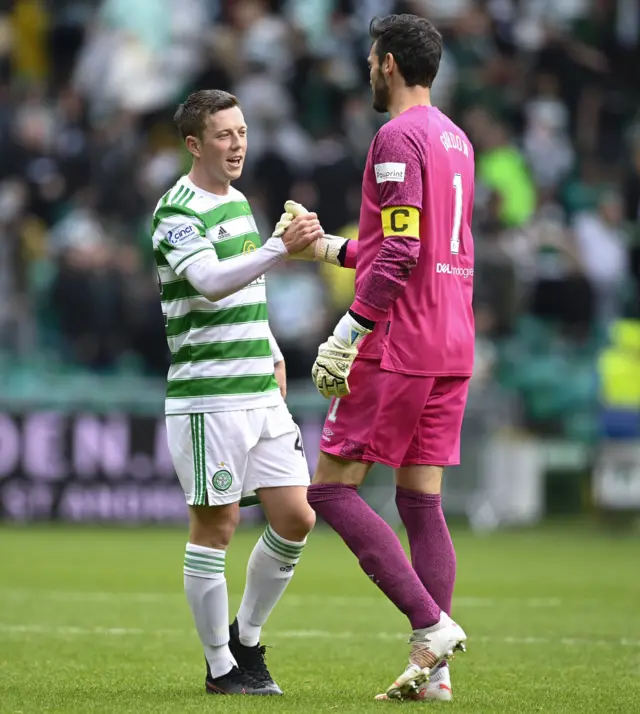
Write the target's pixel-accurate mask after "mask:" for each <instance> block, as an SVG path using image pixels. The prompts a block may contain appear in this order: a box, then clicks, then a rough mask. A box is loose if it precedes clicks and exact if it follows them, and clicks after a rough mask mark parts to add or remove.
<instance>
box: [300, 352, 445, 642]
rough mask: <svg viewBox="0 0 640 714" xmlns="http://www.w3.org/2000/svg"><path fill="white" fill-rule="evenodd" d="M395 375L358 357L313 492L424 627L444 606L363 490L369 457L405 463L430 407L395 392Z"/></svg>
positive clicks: (317, 504) (330, 421)
mask: <svg viewBox="0 0 640 714" xmlns="http://www.w3.org/2000/svg"><path fill="white" fill-rule="evenodd" d="M393 376H394V375H391V373H388V372H381V371H380V369H379V366H378V365H377V363H371V362H370V363H367V362H361V363H360V364H358V363H357V361H356V365H355V368H354V370H353V373H352V378H351V394H349V395H348V396H347V397H345V398H343V399H341V400H340V403H339V406H338V408H337V410H335V405H334V406H332V407H331V408H330V411H329V415H328V418H327V421H326V423H325V429H324V432H323V433H324V434H326V433H327V431H330V432H331V439H332V441H331V443H329V444H327V443H326V442H325V441H323V443H322V446H321V448H322V450H323V452H325V453H321V454H320V458H319V460H318V466H317V469H316V473H315V476H314V478H313V483H312V485H311V486H310V487H309V492H308V499H309V503H310V504H311V506H312V507H313V508H314V510H315V511H316V513H317V514H318V515H320V516H321V517H322V518H323V519H324V520H325V521H326V522H327V523H328V524H329V525H330V526H331V527H332V528H333V529H334V530H335V531H336V532H337V533H338V534H339V535H340V537H341V538H342V539H343V540H344V541H345V543H346V544H347V546H348V547H349V548H350V550H351V551H352V552H353V553H354V555H355V556H356V557H357V558H358V562H359V563H360V566H361V568H362V569H363V570H364V572H365V573H366V574H367V576H368V577H369V578H371V580H372V581H373V582H374V583H375V584H376V585H377V586H378V587H379V588H380V589H381V590H382V591H383V592H384V594H385V595H386V596H387V597H388V598H389V599H390V600H391V602H393V603H394V604H395V605H396V607H397V608H398V609H399V610H400V611H401V612H403V613H404V614H405V615H406V616H407V617H408V618H409V621H410V622H411V625H412V627H413V628H414V629H417V628H424V627H428V626H430V625H433V624H435V623H437V622H438V620H439V618H440V609H439V608H438V606H437V605H436V603H435V602H434V601H433V598H431V596H430V595H429V593H428V592H427V591H426V590H425V588H424V586H423V585H422V583H421V582H420V579H419V578H418V576H417V575H416V573H415V571H414V570H413V568H412V567H411V564H410V563H409V562H408V560H407V558H406V555H405V553H404V549H403V547H402V544H401V543H400V541H399V539H398V537H397V536H396V534H395V532H394V531H393V529H392V528H391V527H390V526H389V525H388V524H387V523H386V522H385V521H384V520H383V519H382V518H381V517H380V516H378V515H377V514H376V513H375V512H374V511H373V509H371V508H370V507H369V506H368V505H367V504H366V503H365V501H364V500H363V499H362V498H360V496H359V495H358V487H359V486H360V484H361V483H362V482H363V480H364V478H365V476H366V474H367V472H368V470H369V468H370V466H371V464H370V463H369V461H378V462H381V463H387V464H390V465H392V466H399V465H400V459H401V458H402V456H403V455H404V453H405V452H406V450H407V448H408V446H409V443H410V442H411V438H412V434H413V431H414V430H415V426H416V425H417V423H418V420H419V418H420V414H421V413H422V409H423V407H424V401H420V400H421V397H420V395H416V393H415V391H414V392H413V396H412V398H409V399H407V396H408V395H409V392H408V390H405V393H404V394H401V395H400V398H399V399H398V400H397V401H396V400H395V397H394V395H393V393H392V391H391V389H392V388H395V387H394V386H393V385H391V384H390V381H393ZM416 396H417V399H418V401H416ZM371 403H373V405H374V406H373V414H372V413H371V412H372V409H371ZM407 424H409V429H408V430H407ZM328 450H331V453H326V452H327V451H328ZM372 451H373V452H375V453H371V452H372ZM370 453H371V455H370ZM364 459H369V461H367V462H365V461H364Z"/></svg>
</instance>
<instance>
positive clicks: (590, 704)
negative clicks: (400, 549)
mask: <svg viewBox="0 0 640 714" xmlns="http://www.w3.org/2000/svg"><path fill="white" fill-rule="evenodd" d="M258 535H259V532H258V531H246V530H245V531H241V532H239V533H238V534H237V536H236V539H235V541H234V543H233V545H232V548H231V549H230V553H229V556H228V557H227V578H228V583H229V592H230V593H231V601H232V602H231V613H232V615H233V614H235V609H236V607H237V605H238V602H239V598H240V594H241V592H242V586H243V581H244V569H245V564H246V560H247V557H248V555H249V552H250V550H251V548H252V547H253V544H254V542H255V540H256V538H257V537H258ZM454 540H455V542H456V547H457V551H458V573H459V577H458V585H457V589H456V597H455V599H454V608H455V610H454V614H455V616H456V617H457V618H458V619H459V621H460V623H461V624H462V625H463V626H464V627H465V629H466V631H467V634H468V635H469V642H468V652H467V654H465V655H459V656H458V657H457V658H456V660H455V661H454V662H453V664H452V678H453V690H454V701H453V702H452V703H451V704H444V703H437V702H436V703H434V702H427V703H418V702H415V703H405V704H398V703H395V702H374V701H373V697H374V695H375V694H377V693H378V692H380V691H383V690H384V688H385V687H386V686H387V685H388V684H389V683H390V682H391V681H392V680H393V678H394V677H395V675H396V674H397V673H398V672H400V671H401V670H402V668H403V667H404V663H405V659H406V655H407V652H408V646H407V644H406V637H407V635H408V634H409V631H408V626H407V623H406V622H405V620H404V618H403V617H402V616H401V615H399V614H398V613H397V612H396V611H395V610H394V608H393V606H391V605H390V604H389V603H387V602H386V600H385V599H384V597H383V596H382V595H381V594H380V593H379V592H378V591H377V589H376V588H375V587H374V586H373V585H372V584H371V583H370V582H369V580H368V579H367V578H366V576H364V575H363V574H362V572H361V571H360V570H359V568H358V567H357V564H356V561H355V559H354V558H353V556H352V555H351V554H350V553H349V552H348V551H347V549H346V547H345V546H343V544H342V542H340V541H339V539H338V538H337V537H336V536H334V534H333V533H330V532H328V531H327V530H324V529H320V528H319V529H318V530H317V531H316V532H315V533H314V535H313V537H312V538H311V539H310V542H309V545H308V547H307V549H306V552H305V554H304V556H303V558H302V560H301V562H300V565H299V566H298V568H297V569H296V570H297V572H296V575H295V577H294V579H293V581H292V585H291V587H290V589H289V591H288V592H287V594H286V595H285V598H284V600H283V601H282V602H281V603H280V605H279V607H278V608H277V609H276V611H275V613H274V614H273V616H272V618H271V620H270V622H269V623H268V625H267V628H266V629H265V631H264V635H263V641H264V642H265V643H266V644H269V645H272V646H273V649H270V650H269V654H268V662H269V665H270V668H271V671H272V673H273V675H274V677H275V679H276V680H277V681H278V683H279V684H280V685H281V686H282V688H283V689H284V690H285V697H278V698H276V697H274V698H251V697H246V698H245V697H233V698H232V697H226V698H223V697H213V696H208V695H206V694H205V693H204V687H203V679H204V671H203V660H202V654H201V651H200V646H199V642H198V640H197V637H196V635H195V632H194V629H193V627H192V623H191V616H190V613H189V610H188V608H187V604H186V602H185V599H184V596H183V593H182V560H183V553H184V543H185V534H184V533H183V532H182V531H180V530H159V529H152V528H149V529H111V528H96V529H88V528H80V527H78V528H31V527H30V528H2V529H0V712H25V714H26V713H28V712H41V711H55V712H82V713H83V714H89V713H90V712H105V713H107V712H108V713H110V714H113V713H115V712H136V713H138V712H154V713H161V712H172V713H181V712H203V711H223V710H224V711H226V712H245V711H265V712H271V711H273V712H316V711H317V712H323V711H332V712H338V713H342V712H374V711H375V712H381V711H388V710H393V709H394V708H397V707H403V708H405V709H406V708H407V707H408V708H409V709H418V710H419V709H420V708H421V707H422V708H428V707H434V706H435V707H445V708H446V709H448V710H455V711H460V712H469V713H471V712H483V713H484V712H507V713H509V714H510V713H512V712H513V713H516V712H518V713H527V712H554V713H558V712H580V713H584V712H614V711H615V712H621V713H626V712H640V540H638V538H637V536H636V537H633V536H626V537H618V538H616V537H608V536H604V535H602V534H597V533H595V532H593V531H592V530H589V529H587V528H586V527H563V528H545V529H544V530H537V531H527V532H507V533H498V534H494V535H489V536H483V537H476V536H473V535H471V534H470V533H469V532H467V531H463V530H460V531H455V532H454Z"/></svg>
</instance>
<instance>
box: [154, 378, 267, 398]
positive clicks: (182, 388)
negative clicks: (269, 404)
mask: <svg viewBox="0 0 640 714" xmlns="http://www.w3.org/2000/svg"><path fill="white" fill-rule="evenodd" d="M276 389H278V385H277V384H276V381H275V379H274V377H273V374H257V375H252V376H239V377H201V378H200V379H172V380H171V381H170V382H169V384H168V386H167V398H168V399H183V398H185V397H199V396H201V395H202V394H220V395H222V396H225V395H231V394H234V395H241V394H246V395H250V394H256V393H260V392H268V391H271V390H276Z"/></svg>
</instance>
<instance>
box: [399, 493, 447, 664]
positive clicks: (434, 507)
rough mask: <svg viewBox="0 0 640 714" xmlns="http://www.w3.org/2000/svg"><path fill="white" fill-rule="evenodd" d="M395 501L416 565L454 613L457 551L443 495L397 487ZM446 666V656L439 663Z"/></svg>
mask: <svg viewBox="0 0 640 714" xmlns="http://www.w3.org/2000/svg"><path fill="white" fill-rule="evenodd" d="M396 505H397V506H398V513H399V514H400V518H402V522H403V523H404V527H405V528H406V529H407V536H408V538H409V547H410V549H411V563H412V564H413V569H414V570H415V571H416V573H417V574H418V577H419V578H420V580H421V582H422V584H423V585H424V586H425V588H426V589H427V590H428V591H429V593H430V594H431V596H432V597H433V599H434V600H435V601H436V603H437V604H438V607H439V608H440V609H441V610H444V611H445V612H446V613H447V614H448V615H451V599H452V598H453V586H454V583H455V580H456V552H455V550H454V548H453V542H452V541H451V535H450V534H449V529H448V528H447V522H446V521H445V518H444V513H443V512H442V497H441V496H440V494H431V493H420V492H419V491H410V490H409V489H406V488H399V487H398V488H397V489H396ZM447 666H448V665H447V660H444V661H443V662H442V663H441V664H440V667H447Z"/></svg>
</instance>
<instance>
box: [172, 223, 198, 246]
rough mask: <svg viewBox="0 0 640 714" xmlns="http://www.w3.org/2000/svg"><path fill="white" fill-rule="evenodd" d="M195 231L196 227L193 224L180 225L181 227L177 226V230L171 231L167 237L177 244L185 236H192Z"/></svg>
mask: <svg viewBox="0 0 640 714" xmlns="http://www.w3.org/2000/svg"><path fill="white" fill-rule="evenodd" d="M195 232H196V229H195V228H194V227H193V226H191V225H188V226H180V228H176V229H175V231H169V232H168V233H167V236H166V238H167V240H168V241H169V243H171V244H173V245H175V244H176V243H179V242H180V241H181V240H184V239H185V238H191V237H192V236H193V235H194V234H195Z"/></svg>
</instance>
